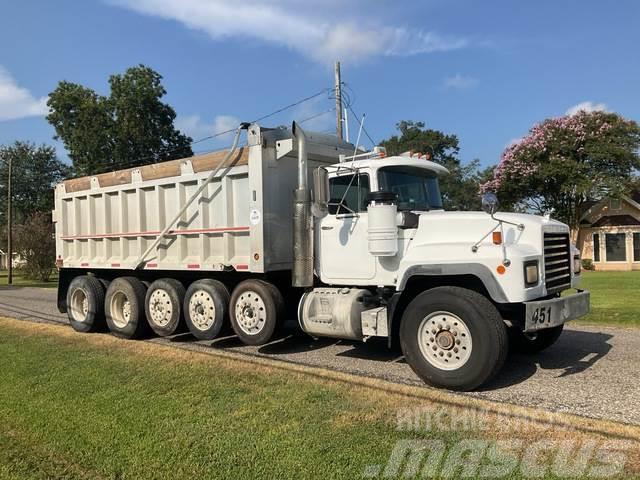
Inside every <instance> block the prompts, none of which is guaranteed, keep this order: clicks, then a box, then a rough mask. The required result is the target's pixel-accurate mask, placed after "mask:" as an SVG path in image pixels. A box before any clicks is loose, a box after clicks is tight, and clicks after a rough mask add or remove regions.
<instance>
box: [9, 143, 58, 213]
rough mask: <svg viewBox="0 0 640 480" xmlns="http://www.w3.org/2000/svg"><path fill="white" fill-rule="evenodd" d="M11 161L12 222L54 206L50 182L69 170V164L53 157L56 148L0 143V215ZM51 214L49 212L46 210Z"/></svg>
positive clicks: (55, 180) (56, 181)
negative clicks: (4, 144) (1, 144)
mask: <svg viewBox="0 0 640 480" xmlns="http://www.w3.org/2000/svg"><path fill="white" fill-rule="evenodd" d="M9 160H11V164H12V175H11V193H12V195H11V196H12V199H13V202H12V207H13V215H14V222H15V224H19V223H22V222H24V221H25V220H26V219H27V218H28V217H29V216H31V215H33V214H34V213H35V212H50V211H51V210H52V209H53V191H52V188H53V186H54V185H55V184H56V183H58V182H60V181H62V180H63V179H64V178H65V177H67V175H68V174H69V167H68V166H67V165H65V164H64V163H62V162H61V161H60V160H58V158H57V157H56V150H55V148H53V147H51V146H47V145H40V146H36V145H35V144H33V143H30V142H15V143H14V144H13V145H9V146H0V215H1V217H0V218H2V223H3V224H4V223H5V221H6V213H7V179H8V176H9ZM49 214H50V213H49Z"/></svg>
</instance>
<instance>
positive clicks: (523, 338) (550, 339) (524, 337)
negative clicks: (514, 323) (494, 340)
mask: <svg viewBox="0 0 640 480" xmlns="http://www.w3.org/2000/svg"><path fill="white" fill-rule="evenodd" d="M563 329H564V325H558V326H557V327H552V328H545V329H544V330H539V331H537V332H536V333H533V334H526V333H524V332H521V331H520V330H516V329H515V328H510V329H509V341H510V344H511V350H512V351H514V352H517V353H525V354H533V353H538V352H541V351H543V350H545V349H547V348H549V347H550V346H551V345H553V344H554V343H556V342H557V341H558V338H560V335H561V334H562V330H563Z"/></svg>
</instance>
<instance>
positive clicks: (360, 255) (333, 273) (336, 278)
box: [317, 173, 375, 284]
mask: <svg viewBox="0 0 640 480" xmlns="http://www.w3.org/2000/svg"><path fill="white" fill-rule="evenodd" d="M369 191H370V188H369V175H367V174H366V173H347V174H343V175H339V176H337V177H333V178H330V179H329V192H330V201H329V214H328V215H327V216H326V217H324V218H323V219H321V220H320V221H319V226H320V228H319V230H320V234H319V240H320V242H319V250H318V251H317V256H318V257H319V262H318V263H319V265H320V278H321V279H322V280H323V281H324V282H326V283H350V282H349V281H350V280H353V282H354V283H355V284H357V280H365V279H371V278H373V277H374V276H375V257H373V256H372V255H370V254H369V250H368V247H367V224H368V222H367V194H368V193H369Z"/></svg>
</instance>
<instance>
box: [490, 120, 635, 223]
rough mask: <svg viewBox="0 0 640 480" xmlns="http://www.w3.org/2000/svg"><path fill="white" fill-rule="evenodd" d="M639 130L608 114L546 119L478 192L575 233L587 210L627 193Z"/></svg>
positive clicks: (510, 149) (512, 149)
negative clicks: (544, 216) (493, 195)
mask: <svg viewBox="0 0 640 480" xmlns="http://www.w3.org/2000/svg"><path fill="white" fill-rule="evenodd" d="M639 148H640V126H639V125H638V124H637V123H636V122H635V121H632V120H626V119H624V118H622V117H621V116H619V115H617V114H614V113H607V112H585V111H580V112H578V113H577V114H575V115H567V116H564V117H559V118H550V119H547V120H545V121H543V122H542V123H539V124H537V125H535V126H534V127H533V128H532V129H531V130H530V131H529V134H528V135H527V136H526V137H524V138H522V139H521V140H519V141H518V142H515V143H513V144H512V145H510V146H508V147H507V148H506V149H505V151H504V152H503V153H502V158H501V160H500V163H499V164H498V166H497V167H496V169H495V171H494V177H493V179H492V180H490V181H488V182H487V183H485V184H483V185H482V187H481V189H482V190H483V191H493V192H496V193H497V194H498V196H499V198H500V200H501V201H502V203H503V205H506V206H507V207H510V208H515V209H519V210H524V211H529V212H532V213H537V214H543V213H546V212H550V211H552V212H553V217H554V218H557V219H558V220H561V221H563V222H565V223H567V224H568V225H569V226H570V227H571V229H572V231H573V232H574V233H575V232H577V229H578V227H579V222H580V217H581V215H582V214H583V213H584V211H585V207H586V206H587V204H588V203H589V202H591V201H593V200H598V199H600V198H602V197H604V196H619V195H623V194H625V193H628V191H629V189H630V188H631V186H632V184H633V182H634V181H636V174H637V171H638V169H639V168H640V156H639V151H638V149H639Z"/></svg>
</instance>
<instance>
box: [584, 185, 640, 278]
mask: <svg viewBox="0 0 640 480" xmlns="http://www.w3.org/2000/svg"><path fill="white" fill-rule="evenodd" d="M577 245H578V248H579V249H580V251H581V253H582V258H583V259H591V260H592V261H593V265H594V267H595V269H596V270H610V271H613V270H640V192H635V193H633V194H631V195H629V196H624V197H620V198H605V199H603V200H601V201H599V202H596V203H594V204H593V205H592V206H591V207H590V208H589V209H588V210H587V211H586V212H585V213H584V215H583V216H582V218H581V220H580V232H579V233H578V241H577Z"/></svg>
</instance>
